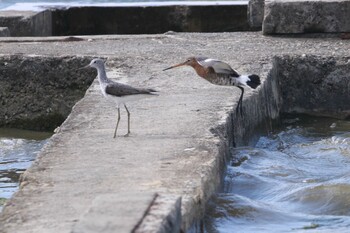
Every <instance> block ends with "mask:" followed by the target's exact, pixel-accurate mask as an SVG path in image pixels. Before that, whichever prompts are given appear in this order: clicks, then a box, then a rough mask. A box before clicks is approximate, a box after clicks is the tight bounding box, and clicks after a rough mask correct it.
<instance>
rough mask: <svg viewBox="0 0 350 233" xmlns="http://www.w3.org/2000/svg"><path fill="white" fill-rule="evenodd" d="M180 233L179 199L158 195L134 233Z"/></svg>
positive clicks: (172, 196)
mask: <svg viewBox="0 0 350 233" xmlns="http://www.w3.org/2000/svg"><path fill="white" fill-rule="evenodd" d="M154 232H157V233H179V232H181V197H178V196H174V195H164V194H161V195H158V196H157V197H156V199H155V200H154V202H153V204H152V205H151V206H150V208H149V210H148V213H147V214H146V215H145V217H144V219H142V222H141V223H140V224H139V225H138V226H137V228H136V229H135V233H154Z"/></svg>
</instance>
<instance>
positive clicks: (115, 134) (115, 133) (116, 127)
mask: <svg viewBox="0 0 350 233" xmlns="http://www.w3.org/2000/svg"><path fill="white" fill-rule="evenodd" d="M119 121H120V108H119V105H118V118H117V125H116V126H115V130H114V136H113V138H115V137H116V136H117V129H118V125H119Z"/></svg>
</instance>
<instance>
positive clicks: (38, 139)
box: [0, 129, 51, 210]
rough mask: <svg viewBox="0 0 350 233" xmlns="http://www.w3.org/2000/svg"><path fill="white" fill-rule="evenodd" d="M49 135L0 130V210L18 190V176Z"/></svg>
mask: <svg viewBox="0 0 350 233" xmlns="http://www.w3.org/2000/svg"><path fill="white" fill-rule="evenodd" d="M50 136H51V133H40V132H33V131H27V130H16V129H0V210H1V205H2V204H3V203H4V201H6V199H8V198H10V197H11V196H12V195H13V194H14V193H15V192H16V191H17V190H18V179H19V176H20V175H21V174H22V173H23V172H24V171H25V170H26V169H27V168H28V167H29V166H30V165H31V163H32V161H33V160H34V159H35V157H36V155H37V154H38V152H39V151H40V150H41V148H42V147H43V146H44V144H45V143H46V142H47V138H49V137H50Z"/></svg>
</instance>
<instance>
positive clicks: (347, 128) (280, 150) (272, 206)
mask: <svg viewBox="0 0 350 233" xmlns="http://www.w3.org/2000/svg"><path fill="white" fill-rule="evenodd" d="M232 154H233V159H232V161H231V164H230V165H229V166H228V168H227V175H226V177H225V185H224V193H220V194H218V195H217V197H215V198H214V200H213V201H212V202H211V203H210V208H209V210H208V213H207V216H206V218H205V224H204V228H205V232H208V233H212V232H244V233H250V232H255V233H256V232H269V233H270V232H350V122H349V121H341V120H334V119H329V118H311V117H303V116H298V117H295V116H294V117H292V118H286V119H285V120H284V122H283V126H282V127H281V128H280V129H278V130H277V131H276V132H274V133H272V134H271V135H269V136H266V137H261V138H260V139H259V141H258V143H257V144H256V146H255V147H254V148H251V147H246V148H236V149H234V150H233V151H232Z"/></svg>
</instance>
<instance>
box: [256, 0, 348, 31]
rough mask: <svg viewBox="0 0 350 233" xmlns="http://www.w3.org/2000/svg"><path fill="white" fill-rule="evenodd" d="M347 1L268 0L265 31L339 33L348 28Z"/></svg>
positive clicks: (264, 23)
mask: <svg viewBox="0 0 350 233" xmlns="http://www.w3.org/2000/svg"><path fill="white" fill-rule="evenodd" d="M349 15H350V1H346V0H311V1H304V0H268V1H266V2H265V16H264V21H263V25H262V30H263V33H264V34H285V33H338V32H349V31H350V20H349Z"/></svg>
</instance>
